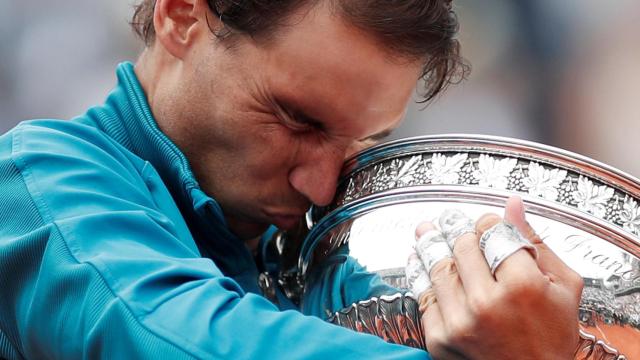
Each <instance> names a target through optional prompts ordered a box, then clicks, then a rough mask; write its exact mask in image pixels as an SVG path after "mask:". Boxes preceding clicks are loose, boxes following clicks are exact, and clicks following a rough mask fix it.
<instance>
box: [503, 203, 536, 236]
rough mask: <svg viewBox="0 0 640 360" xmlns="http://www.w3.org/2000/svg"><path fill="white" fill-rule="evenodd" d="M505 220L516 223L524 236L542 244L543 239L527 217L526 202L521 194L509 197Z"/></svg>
mask: <svg viewBox="0 0 640 360" xmlns="http://www.w3.org/2000/svg"><path fill="white" fill-rule="evenodd" d="M504 219H505V221H507V222H509V223H511V224H513V225H515V227H516V228H517V229H518V231H520V233H521V234H522V236H524V237H525V238H526V239H527V240H529V241H530V242H531V243H533V244H541V243H542V239H541V238H540V236H538V234H537V233H536V231H535V230H534V229H533V227H531V225H530V224H529V222H528V221H527V219H526V217H525V209H524V203H523V202H522V198H521V197H520V196H511V197H510V198H509V199H507V203H506V206H505V209H504Z"/></svg>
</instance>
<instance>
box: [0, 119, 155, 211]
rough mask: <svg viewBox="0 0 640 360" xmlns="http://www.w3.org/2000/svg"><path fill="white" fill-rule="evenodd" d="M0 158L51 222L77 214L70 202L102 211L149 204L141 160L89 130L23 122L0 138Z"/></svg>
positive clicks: (71, 124)
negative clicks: (116, 204) (117, 202)
mask: <svg viewBox="0 0 640 360" xmlns="http://www.w3.org/2000/svg"><path fill="white" fill-rule="evenodd" d="M0 158H3V159H4V160H9V161H11V162H12V163H13V165H15V167H16V168H17V170H18V171H19V172H20V174H21V175H22V178H23V180H24V182H25V184H26V186H27V189H28V191H29V193H30V194H31V197H32V198H34V200H35V201H36V203H37V204H38V205H39V206H38V207H40V208H41V210H42V207H46V208H48V209H47V211H46V212H47V213H50V214H51V215H52V216H53V218H58V219H59V218H60V217H65V215H72V213H68V214H67V213H66V211H63V210H69V211H71V210H74V209H76V210H77V206H73V204H74V203H75V204H76V205H77V204H78V203H83V205H84V206H85V207H91V206H92V205H93V206H97V207H101V206H106V205H108V204H110V203H111V202H112V199H128V200H130V201H132V202H135V203H137V204H140V205H148V206H152V202H151V201H150V196H149V193H148V189H147V187H146V184H145V182H144V179H143V177H142V171H143V169H144V167H145V165H146V162H145V161H144V160H142V159H140V158H139V157H137V156H135V155H134V154H133V153H131V152H129V151H128V150H127V149H125V148H124V147H122V146H121V145H120V144H118V143H117V142H116V141H115V140H113V139H111V138H110V137H108V136H107V135H106V134H105V133H103V132H102V131H100V130H99V129H96V128H94V127H92V126H88V125H84V124H80V123H77V122H73V121H63V120H31V121H25V122H22V123H20V124H19V125H18V126H17V127H16V128H14V129H13V130H11V131H10V132H9V133H7V134H5V135H3V136H2V140H0ZM1 181H2V180H1V179H0V182H1ZM50 220H53V219H50Z"/></svg>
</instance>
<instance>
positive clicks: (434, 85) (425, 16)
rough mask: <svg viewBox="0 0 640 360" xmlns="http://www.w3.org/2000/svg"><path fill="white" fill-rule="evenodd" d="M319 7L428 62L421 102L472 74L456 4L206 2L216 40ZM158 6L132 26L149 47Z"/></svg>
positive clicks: (143, 11)
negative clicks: (327, 6) (215, 22)
mask: <svg viewBox="0 0 640 360" xmlns="http://www.w3.org/2000/svg"><path fill="white" fill-rule="evenodd" d="M318 1H331V2H332V5H333V6H334V8H335V9H336V10H337V11H338V12H339V14H340V15H341V16H342V17H343V18H344V19H346V20H347V21H348V22H350V23H351V24H352V25H354V26H356V27H358V28H360V29H362V30H364V31H366V32H369V33H371V34H372V35H374V36H375V37H377V38H378V39H379V40H380V41H381V43H382V44H383V46H385V47H386V48H387V49H388V50H389V51H391V52H392V53H394V54H398V55H399V56H400V57H406V58H410V59H424V66H423V69H422V75H421V77H422V79H424V84H425V87H424V89H423V91H422V96H423V97H424V99H423V100H422V101H421V102H427V101H429V100H431V99H432V98H434V97H435V96H436V95H438V94H439V93H440V92H442V91H443V90H444V89H445V88H446V87H447V86H448V85H449V84H452V83H456V82H459V81H460V80H462V79H463V78H464V77H465V76H466V75H467V73H468V72H469V65H468V64H467V62H466V61H465V60H464V59H463V58H462V57H461V55H460V43H459V42H458V40H457V39H456V34H457V33H458V28H459V24H458V19H457V17H456V14H455V12H454V11H453V9H452V4H451V0H207V4H208V5H209V8H210V9H211V11H212V13H213V14H214V15H215V16H216V17H218V18H220V20H221V21H222V23H223V24H224V29H222V30H219V31H214V33H215V34H216V35H217V36H219V37H226V36H227V35H229V34H238V33H239V34H246V35H249V36H252V37H258V36H264V35H269V34H271V33H272V32H274V31H275V30H277V29H278V27H279V26H280V25H281V24H283V23H284V22H285V21H286V20H287V18H288V16H289V15H290V14H292V13H293V12H294V11H295V10H297V9H300V8H302V7H303V6H310V5H314V4H315V3H317V2H318ZM154 6H155V0H143V1H142V2H140V3H139V4H138V5H136V6H135V12H134V15H133V19H132V21H131V25H132V27H133V29H134V31H135V32H136V33H137V34H138V35H139V36H140V37H141V38H142V39H143V40H144V41H145V43H146V44H147V46H149V45H151V44H152V43H153V41H154V38H155V31H154V28H153V11H154Z"/></svg>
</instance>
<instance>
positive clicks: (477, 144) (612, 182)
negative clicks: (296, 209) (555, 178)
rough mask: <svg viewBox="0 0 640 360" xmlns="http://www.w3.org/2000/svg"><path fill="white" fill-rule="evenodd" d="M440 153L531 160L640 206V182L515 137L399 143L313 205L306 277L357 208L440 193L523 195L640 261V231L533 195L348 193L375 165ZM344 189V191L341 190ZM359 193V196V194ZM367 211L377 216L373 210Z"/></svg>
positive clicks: (360, 164)
mask: <svg viewBox="0 0 640 360" xmlns="http://www.w3.org/2000/svg"><path fill="white" fill-rule="evenodd" d="M437 153H441V154H450V153H464V154H466V155H469V154H480V155H490V156H496V157H501V158H512V159H516V161H518V162H520V161H523V162H526V161H529V162H530V163H537V164H542V165H544V166H546V168H551V169H552V170H554V169H559V170H563V171H566V172H567V174H570V175H571V176H567V178H570V177H571V178H572V179H574V181H576V182H577V181H578V178H579V177H580V178H582V177H584V178H586V179H587V180H590V181H591V180H594V183H596V184H597V183H600V184H603V185H604V186H606V187H609V188H612V189H613V190H614V193H615V191H617V192H618V194H615V196H616V200H615V202H616V204H618V203H625V202H626V201H627V196H628V197H629V198H630V199H631V200H633V201H636V202H637V203H640V180H639V179H637V178H635V177H633V176H631V175H629V174H627V173H625V172H623V171H621V170H618V169H616V168H614V167H612V166H609V165H606V164H604V163H602V162H599V161H597V160H594V159H591V158H589V157H587V156H583V155H579V154H576V153H574V152H571V151H568V150H564V149H560V148H557V147H553V146H549V145H545V144H541V143H536V142H533V141H527V140H521V139H515V138H508V137H502V136H492V135H477V134H441V135H426V136H416V137H410V138H403V139H398V140H393V141H390V142H386V143H383V144H379V145H376V146H373V147H371V148H369V149H366V150H364V151H362V152H359V153H357V154H355V155H353V156H352V157H351V158H349V159H348V160H347V161H346V162H345V164H344V166H343V170H342V173H341V177H340V180H339V181H338V190H339V191H338V192H337V193H336V196H335V197H334V200H333V201H332V203H331V204H330V205H328V206H325V207H316V206H312V207H311V209H310V210H309V211H308V212H307V214H306V221H307V226H308V228H309V230H310V232H309V234H308V236H307V240H311V242H309V241H305V242H304V244H303V247H302V251H301V252H300V257H299V259H298V266H299V269H301V270H302V273H306V270H307V268H308V266H309V264H310V263H311V261H312V260H311V257H312V255H313V250H314V249H315V247H316V245H317V243H320V242H321V241H322V240H323V238H324V237H325V236H326V231H324V232H322V231H321V230H323V229H326V230H327V231H328V230H330V229H333V228H335V227H336V226H339V225H340V224H341V223H343V222H344V221H345V220H348V219H349V218H352V217H353V214H354V213H357V212H359V211H360V210H357V209H362V208H368V207H371V206H374V207H376V208H377V207H379V206H380V205H373V204H375V203H376V202H379V201H380V200H379V199H381V198H385V197H387V198H388V197H393V198H395V197H397V196H404V195H406V194H412V193H416V192H422V193H425V192H426V193H429V194H435V195H434V196H433V197H434V198H437V197H438V196H440V197H442V196H443V195H444V193H441V194H440V195H438V194H437V193H438V191H445V192H449V193H454V194H458V195H459V196H461V197H464V196H467V197H468V196H472V195H473V196H484V197H494V198H495V199H502V200H500V201H497V203H496V201H494V204H493V205H497V204H498V203H501V204H504V199H506V198H507V197H508V196H511V195H518V196H520V197H522V198H523V200H524V201H525V204H527V205H533V206H534V207H535V208H537V209H541V208H545V209H547V210H546V212H544V211H543V212H542V213H535V212H534V213H535V214H537V215H542V216H545V217H549V214H550V213H553V214H557V215H553V216H551V217H552V218H553V219H554V220H555V221H559V222H566V221H569V220H568V219H569V218H573V219H574V220H575V219H580V222H579V223H580V226H576V224H575V223H574V224H572V225H573V226H576V227H577V228H579V229H581V230H585V231H588V232H593V231H590V230H591V229H590V227H589V225H591V226H595V224H598V225H597V226H598V227H599V228H607V229H608V232H609V233H611V232H613V233H615V234H619V236H621V237H622V238H624V239H626V240H625V241H614V242H613V243H614V245H615V246H617V247H619V248H621V249H623V250H625V251H627V252H630V253H632V254H634V255H635V256H636V257H638V258H640V230H639V231H638V232H637V233H635V232H632V231H631V230H628V229H623V226H622V225H621V224H619V223H615V222H614V221H613V220H610V219H609V220H605V219H604V218H602V217H598V216H595V214H594V215H591V214H589V213H587V212H586V211H584V210H578V209H577V208H576V206H574V205H569V204H566V203H562V202H560V201H558V200H557V199H556V200H545V199H541V198H539V197H537V196H533V195H531V196H528V194H527V193H526V192H523V191H522V190H513V189H508V190H499V189H493V188H486V187H482V186H478V185H471V184H442V185H436V184H431V183H421V184H417V185H415V184H414V185H409V186H396V185H394V186H391V188H387V189H382V190H379V189H378V190H373V191H371V192H369V193H367V191H362V190H361V191H362V192H363V193H364V194H363V195H362V196H360V195H361V194H357V195H358V196H354V197H353V198H349V199H347V197H348V196H346V195H345V192H346V191H348V189H347V188H348V185H351V184H347V182H349V181H353V178H354V177H355V176H356V175H357V174H358V173H361V172H365V171H367V170H370V169H372V168H373V167H374V166H380V167H384V166H385V162H389V161H393V160H394V159H400V158H409V157H414V156H416V155H419V156H423V155H424V154H431V156H433V155H434V154H437ZM386 165H388V164H386ZM425 166H426V165H425ZM520 166H522V165H520ZM569 181H571V179H569ZM450 187H453V188H450ZM340 189H342V190H344V191H340ZM355 192H356V193H357V191H355ZM399 194H400V195H399ZM401 194H404V195H401ZM458 195H457V196H458ZM622 195H624V200H621V199H622ZM434 201H435V200H434ZM621 206H622V205H621ZM367 211H371V209H369V210H367ZM563 215H564V216H563ZM616 236H618V235H616ZM610 242H611V241H610ZM621 245H622V246H621Z"/></svg>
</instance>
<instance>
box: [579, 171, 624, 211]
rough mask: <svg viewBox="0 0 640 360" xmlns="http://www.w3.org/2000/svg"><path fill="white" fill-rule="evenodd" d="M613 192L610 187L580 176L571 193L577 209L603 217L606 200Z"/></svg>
mask: <svg viewBox="0 0 640 360" xmlns="http://www.w3.org/2000/svg"><path fill="white" fill-rule="evenodd" d="M613 193H614V190H613V189H612V188H610V187H607V186H598V185H595V184H594V183H593V182H592V181H591V180H589V179H587V178H586V177H584V176H580V177H579V178H578V186H577V189H576V190H575V191H574V192H573V193H572V194H571V195H572V196H573V200H574V201H575V202H576V204H577V206H578V209H580V210H582V211H586V212H589V213H591V214H593V215H595V216H597V217H599V218H604V215H605V213H606V211H607V209H606V206H607V202H608V201H609V200H610V199H611V198H612V197H613Z"/></svg>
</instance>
